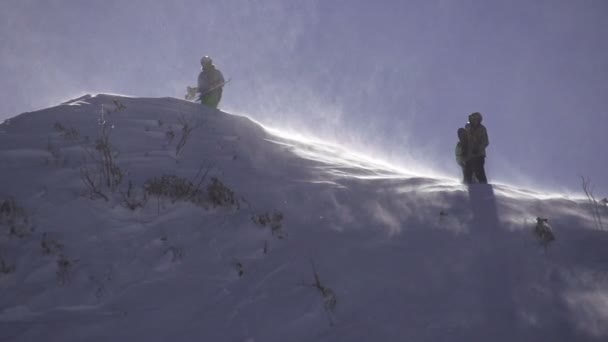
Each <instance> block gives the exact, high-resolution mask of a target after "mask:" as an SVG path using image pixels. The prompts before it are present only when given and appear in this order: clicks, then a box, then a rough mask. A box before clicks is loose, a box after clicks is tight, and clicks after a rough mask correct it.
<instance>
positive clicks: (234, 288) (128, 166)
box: [0, 95, 608, 342]
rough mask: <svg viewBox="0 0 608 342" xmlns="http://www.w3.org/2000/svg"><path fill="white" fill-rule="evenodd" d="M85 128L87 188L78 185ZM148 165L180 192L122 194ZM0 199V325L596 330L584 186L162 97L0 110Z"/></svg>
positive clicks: (7, 335) (214, 337)
mask: <svg viewBox="0 0 608 342" xmlns="http://www.w3.org/2000/svg"><path fill="white" fill-rule="evenodd" d="M102 108H103V109H102ZM102 111H103V115H101V113H102ZM104 123H105V124H104ZM104 125H105V127H106V130H107V132H109V141H110V143H111V145H112V146H113V147H114V148H115V151H117V152H118V153H117V154H116V155H112V158H116V159H115V161H116V166H117V167H119V168H120V171H121V174H122V181H121V183H120V185H119V186H118V187H117V189H116V190H115V191H114V192H112V191H110V190H109V189H108V188H107V186H106V185H104V184H99V190H100V192H101V193H103V196H105V197H107V200H106V199H104V198H103V196H102V195H97V196H95V195H93V194H92V193H91V188H90V187H87V186H86V185H85V182H83V179H86V177H87V176H88V177H89V178H90V179H92V181H93V182H94V183H95V182H97V178H96V177H97V176H98V175H99V174H100V173H99V172H103V171H99V172H98V170H97V169H96V168H95V165H96V164H95V160H96V159H95V158H96V156H97V155H98V152H99V151H103V146H98V147H99V148H98V149H97V150H96V149H95V141H96V139H97V138H98V136H99V134H100V133H101V132H102V128H103V127H104ZM184 125H187V126H188V127H192V128H193V129H192V131H191V132H190V135H189V136H188V137H187V139H186V140H185V144H184V145H183V147H181V149H180V151H179V153H177V152H176V150H177V146H178V145H179V143H180V140H181V139H182V137H183V133H184V130H183V127H184ZM170 132H172V133H170ZM85 166H86V167H85ZM102 166H103V163H102ZM114 174H117V173H114ZM163 175H166V176H169V175H172V176H175V177H174V178H171V179H173V180H175V179H188V180H192V181H193V182H192V183H193V184H192V186H193V188H198V189H200V191H198V192H196V193H195V194H193V195H192V196H191V197H190V198H189V199H186V200H179V199H178V200H175V201H173V200H171V199H169V198H163V197H159V196H148V199H147V202H145V205H144V206H143V207H138V208H135V209H133V210H132V209H129V208H128V207H127V205H126V204H125V201H124V198H125V197H126V198H127V199H128V201H129V203H131V204H133V205H135V204H137V203H140V202H141V203H144V202H142V199H143V195H144V192H145V190H144V188H145V187H146V186H147V189H148V190H149V191H151V190H150V189H152V188H151V187H150V184H151V183H150V180H153V179H156V180H160V179H161V177H162V176H163ZM213 178H215V179H217V181H216V182H215V183H213V181H212V179H213ZM167 179H169V178H168V177H166V178H165V180H167ZM218 182H219V183H218ZM129 184H131V187H130V189H129ZM213 184H215V185H213ZM210 186H211V188H210ZM208 189H211V190H216V192H213V193H212V195H213V194H214V195H213V196H212V195H209V193H208V192H207V191H208ZM182 190H183V188H182ZM190 190H192V189H190ZM220 195H223V196H225V197H223V199H224V200H226V201H224V202H222V201H221V200H222V197H221V196H220ZM211 198H214V199H215V200H216V201H219V202H216V205H214V204H213V203H212V202H211ZM0 201H2V202H0V204H3V206H2V207H1V208H0V209H2V210H0V228H1V229H2V235H1V236H0V248H1V249H0V259H1V260H0V262H2V264H0V271H2V272H0V289H1V291H0V340H2V341H5V340H6V341H39V340H45V341H168V340H171V341H249V342H252V341H264V342H268V341H281V342H283V341H366V342H367V341H602V340H606V339H607V338H608V248H606V246H608V233H607V232H605V231H603V230H601V229H599V227H598V224H597V222H595V221H594V220H593V219H592V215H591V212H592V211H591V209H592V208H591V207H590V206H589V204H588V203H587V202H586V201H584V200H580V199H578V200H577V199H568V198H565V197H560V196H544V195H541V194H537V193H534V192H530V191H525V190H520V189H513V188H510V187H508V186H498V185H494V186H479V185H473V186H470V187H465V186H463V185H461V184H459V183H458V182H457V181H456V180H454V179H439V178H430V177H423V176H421V175H415V174H408V173H406V172H403V171H402V170H397V169H393V168H390V167H388V166H386V165H383V164H381V163H376V162H373V161H370V160H368V159H364V158H361V157H360V156H357V155H356V154H353V153H350V152H348V151H347V150H345V149H343V148H339V147H336V146H332V145H329V144H324V143H319V142H311V141H303V140H297V139H292V138H290V137H288V136H285V135H281V134H277V132H276V131H272V130H269V129H266V128H264V127H262V126H261V125H259V124H257V123H255V122H253V121H252V120H250V119H248V118H246V117H241V116H235V115H230V114H227V113H223V112H220V111H217V110H210V109H206V108H205V107H203V106H201V105H197V104H194V103H189V102H185V101H182V100H177V99H173V98H161V99H144V98H127V97H120V96H111V95H97V96H84V97H82V98H80V99H76V100H73V101H70V102H67V103H65V104H62V105H59V106H57V107H53V108H49V109H45V110H41V111H37V112H32V113H25V114H22V115H19V116H17V117H15V118H13V119H11V120H10V121H8V122H5V123H4V124H2V125H1V126H0ZM232 202H233V203H232ZM600 209H605V208H600ZM604 215H605V213H604ZM537 217H543V218H548V219H549V224H550V225H551V227H552V231H553V233H554V234H555V236H556V240H555V241H554V242H552V243H550V244H549V245H548V246H541V245H540V244H539V240H538V237H537V236H536V235H535V234H534V233H533V230H534V227H535V223H536V218H537ZM604 217H606V216H604ZM265 220H266V221H268V222H262V221H265ZM606 221H607V222H608V218H606ZM315 274H316V275H317V276H318V278H315Z"/></svg>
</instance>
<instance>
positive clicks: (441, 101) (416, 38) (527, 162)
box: [0, 0, 608, 196]
mask: <svg viewBox="0 0 608 342" xmlns="http://www.w3.org/2000/svg"><path fill="white" fill-rule="evenodd" d="M607 17H608V1H605V0H569V1H566V0H547V1H534V0H526V1H490V0H421V1H376V2H374V3H373V4H372V2H371V1H363V0H361V1H359V0H351V1H346V0H343V1H338V0H335V1H331V0H315V1H303V0H293V1H286V0H284V1H279V0H239V1H237V0H222V1H219V0H218V1H201V0H196V1H194V0H193V1H151V0H149V1H143V0H142V1H122V0H121V1H111V0H107V1H77V0H73V1H61V0H54V1H51V0H48V1H42V0H40V1H27V0H2V1H0V57H1V58H0V119H6V118H9V117H11V116H14V115H17V114H19V113H22V112H25V111H31V110H35V109H41V108H44V107H48V106H51V105H55V104H58V103H59V102H61V101H63V100H66V99H69V98H74V97H77V96H79V95H81V94H83V93H89V92H93V93H97V92H109V93H118V94H126V95H132V96H147V97H159V96H173V97H183V95H184V92H185V87H186V85H193V84H195V82H196V77H197V74H198V72H199V68H200V64H199V60H200V58H201V57H202V56H203V55H210V56H211V57H213V59H214V60H215V62H216V65H217V66H218V68H220V69H221V70H222V71H223V72H224V75H225V77H226V78H231V79H232V81H231V83H229V85H227V86H226V89H225V92H224V98H223V100H222V103H221V104H220V107H221V108H223V109H225V110H227V111H229V112H234V113H242V114H247V115H250V116H252V117H254V118H255V119H258V120H260V121H262V122H263V123H266V124H269V125H272V126H277V127H282V128H286V129H290V130H292V131H294V132H296V133H303V134H314V135H316V136H318V137H321V138H326V139H330V140H334V141H337V142H340V143H342V144H345V145H348V146H352V147H353V148H354V149H356V150H357V151H362V152H365V153H369V154H372V155H373V156H376V157H378V158H380V159H385V160H388V161H390V162H394V163H396V164H399V165H401V166H403V167H405V168H408V167H414V166H418V167H419V166H426V167H430V168H432V169H435V170H437V172H440V173H443V174H453V175H454V176H458V172H459V170H458V168H457V166H456V164H455V162H454V156H453V152H454V144H455V141H456V130H457V128H458V127H460V126H462V125H464V124H465V123H466V118H467V115H468V114H469V113H471V112H473V111H480V112H481V113H482V114H483V115H484V124H485V125H486V127H487V129H488V132H489V135H490V147H489V149H488V159H487V172H488V175H489V177H490V181H499V182H509V183H513V184H515V185H520V186H531V187H534V188H541V189H549V190H562V189H569V190H578V189H579V188H580V180H579V176H581V175H584V176H588V177H589V178H591V180H592V183H594V184H595V185H596V193H597V194H598V196H606V195H608V173H607V172H606V169H607V166H608V154H607V153H606V145H607V139H606V131H607V129H608V39H607V38H608V20H606V18H607Z"/></svg>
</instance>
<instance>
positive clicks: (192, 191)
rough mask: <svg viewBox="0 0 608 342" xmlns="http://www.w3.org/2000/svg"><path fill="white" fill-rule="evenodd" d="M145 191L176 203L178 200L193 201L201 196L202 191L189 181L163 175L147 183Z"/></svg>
mask: <svg viewBox="0 0 608 342" xmlns="http://www.w3.org/2000/svg"><path fill="white" fill-rule="evenodd" d="M144 189H145V192H146V194H147V195H149V196H156V197H165V198H168V199H170V200H171V202H173V203H175V202H176V201H178V200H181V201H191V200H192V199H194V198H196V197H198V196H199V195H200V190H199V189H197V188H196V186H195V185H194V183H192V182H191V181H190V180H189V179H187V178H183V177H179V176H176V175H162V176H161V177H160V178H152V179H149V180H147V181H146V183H145V184H144Z"/></svg>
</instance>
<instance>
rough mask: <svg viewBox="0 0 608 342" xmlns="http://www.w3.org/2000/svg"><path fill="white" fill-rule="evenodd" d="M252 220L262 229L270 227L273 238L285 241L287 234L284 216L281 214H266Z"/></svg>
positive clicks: (255, 216) (256, 216)
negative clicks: (284, 226)
mask: <svg viewBox="0 0 608 342" xmlns="http://www.w3.org/2000/svg"><path fill="white" fill-rule="evenodd" d="M251 220H252V221H253V222H254V223H255V224H257V225H259V226H262V227H270V230H271V232H272V235H273V236H276V237H277V238H279V239H283V238H284V237H285V236H286V234H285V233H284V232H283V214H282V213H281V212H278V211H277V212H274V213H272V215H271V214H269V213H264V214H259V215H254V216H253V217H252V218H251Z"/></svg>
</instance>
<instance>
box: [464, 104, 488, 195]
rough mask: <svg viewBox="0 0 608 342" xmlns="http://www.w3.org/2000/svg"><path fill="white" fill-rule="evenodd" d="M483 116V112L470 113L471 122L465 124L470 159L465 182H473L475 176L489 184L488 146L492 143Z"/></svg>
mask: <svg viewBox="0 0 608 342" xmlns="http://www.w3.org/2000/svg"><path fill="white" fill-rule="evenodd" d="M482 120H483V117H482V116H481V113H479V112H475V113H472V114H471V115H469V122H468V123H467V125H466V126H465V130H466V137H467V138H466V140H467V145H468V146H467V150H468V153H467V156H468V160H467V162H466V164H465V168H464V182H465V183H472V182H473V176H475V178H476V179H477V181H478V182H479V183H481V184H487V183H488V178H487V176H486V171H485V167H484V165H485V160H486V148H487V147H488V145H489V144H490V140H489V139H488V131H487V130H486V127H485V126H484V125H482V124H481V121H482Z"/></svg>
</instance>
